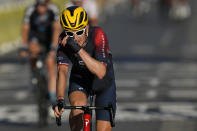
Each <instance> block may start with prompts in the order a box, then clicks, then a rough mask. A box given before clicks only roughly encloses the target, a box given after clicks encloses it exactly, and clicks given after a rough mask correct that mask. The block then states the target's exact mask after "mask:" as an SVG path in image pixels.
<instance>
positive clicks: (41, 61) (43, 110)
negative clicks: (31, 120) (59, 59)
mask: <svg viewBox="0 0 197 131" xmlns="http://www.w3.org/2000/svg"><path fill="white" fill-rule="evenodd" d="M44 50H45V48H43V47H41V53H39V54H38V56H37V58H36V59H35V61H34V62H33V64H32V65H31V66H32V67H33V71H32V75H33V76H32V78H31V84H32V86H33V87H32V88H33V91H34V95H35V97H36V103H37V107H38V108H37V110H38V124H39V126H40V127H43V126H46V125H47V123H48V122H47V120H48V107H49V96H48V89H47V76H46V67H45V60H46V57H47V54H46V53H45V51H44ZM26 51H27V52H28V50H26ZM25 59H26V60H25V61H26V62H27V58H25ZM25 61H23V63H24V62H25Z"/></svg>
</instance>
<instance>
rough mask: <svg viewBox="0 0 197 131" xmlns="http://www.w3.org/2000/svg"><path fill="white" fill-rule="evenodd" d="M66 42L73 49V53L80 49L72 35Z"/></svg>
mask: <svg viewBox="0 0 197 131" xmlns="http://www.w3.org/2000/svg"><path fill="white" fill-rule="evenodd" d="M67 44H68V45H69V46H70V47H71V48H72V49H73V51H74V52H75V53H78V52H79V50H80V49H81V46H79V45H78V43H77V42H75V40H74V38H73V37H69V38H68V39H67Z"/></svg>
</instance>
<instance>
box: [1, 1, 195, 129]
mask: <svg viewBox="0 0 197 131" xmlns="http://www.w3.org/2000/svg"><path fill="white" fill-rule="evenodd" d="M191 3H192V13H193V15H192V17H191V18H190V19H188V20H186V21H183V22H175V21H171V20H169V19H168V18H167V17H166V15H165V14H164V15H162V14H160V13H159V10H158V6H157V4H153V5H152V8H151V10H150V12H149V14H147V15H146V16H144V17H143V18H134V17H133V16H132V15H131V13H130V8H129V3H128V2H122V3H121V4H119V5H117V6H116V7H115V11H116V12H114V13H111V14H108V15H107V16H106V21H105V23H103V24H102V27H103V29H104V30H105V32H106V34H107V36H108V39H109V44H110V48H111V51H112V53H113V57H114V61H115V62H114V66H115V73H116V84H117V95H118V97H117V100H118V103H117V106H118V110H117V115H116V127H115V128H114V129H113V130H114V131H120V130H123V129H124V130H125V131H131V130H132V131H144V130H146V131H196V130H197V127H196V122H197V105H196V100H197V86H196V85H197V81H196V79H197V68H196V67H197V62H196V56H197V55H196V49H197V45H196V43H197V37H196V36H195V35H196V31H197V25H196V23H197V15H196V13H197V9H196V5H197V1H195V0H193V1H191ZM29 73H30V72H29V68H28V65H27V64H21V63H20V61H19V58H18V57H17V53H16V52H12V53H9V54H6V55H3V56H1V57H0V92H1V95H0V130H2V131H11V130H16V129H17V130H21V131H26V130H29V131H33V130H38V131H45V130H47V131H52V130H59V131H61V130H62V131H63V130H69V128H68V122H67V118H68V112H65V114H64V117H63V121H64V123H63V126H62V127H57V126H56V125H55V120H54V119H52V118H50V119H49V126H48V127H46V128H42V129H40V128H38V126H37V123H36V122H37V113H36V104H35V101H34V97H33V94H32V92H31V91H30V90H29V87H28V85H29V81H30V80H29V76H30V74H29Z"/></svg>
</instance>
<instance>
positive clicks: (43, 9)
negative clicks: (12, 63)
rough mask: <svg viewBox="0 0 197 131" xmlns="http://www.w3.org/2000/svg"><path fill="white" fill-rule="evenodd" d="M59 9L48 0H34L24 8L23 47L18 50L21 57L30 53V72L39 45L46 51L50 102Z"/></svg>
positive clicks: (58, 26) (52, 98) (53, 89)
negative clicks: (32, 3)
mask: <svg viewBox="0 0 197 131" xmlns="http://www.w3.org/2000/svg"><path fill="white" fill-rule="evenodd" d="M58 13H59V10H58V8H57V6H56V5H53V4H51V3H50V0H36V2H35V4H34V5H31V6H29V7H28V8H27V9H26V12H25V16H24V20H23V25H22V42H23V43H24V44H23V47H22V50H21V51H20V55H21V56H22V57H26V56H27V51H29V52H30V53H29V54H30V65H31V70H32V74H33V72H34V70H35V61H36V58H37V56H38V53H39V52H40V51H41V46H42V47H44V48H45V49H46V53H48V55H47V58H46V64H47V72H48V90H49V98H50V101H51V103H53V102H55V100H56V93H55V91H56V89H55V87H56V65H55V64H56V62H55V57H56V49H57V42H58V36H59V33H60V24H59V22H58V21H59V15H58Z"/></svg>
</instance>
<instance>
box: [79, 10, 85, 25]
mask: <svg viewBox="0 0 197 131" xmlns="http://www.w3.org/2000/svg"><path fill="white" fill-rule="evenodd" d="M83 16H84V13H83V12H81V14H80V18H79V24H80V23H81V22H82V21H83Z"/></svg>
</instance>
